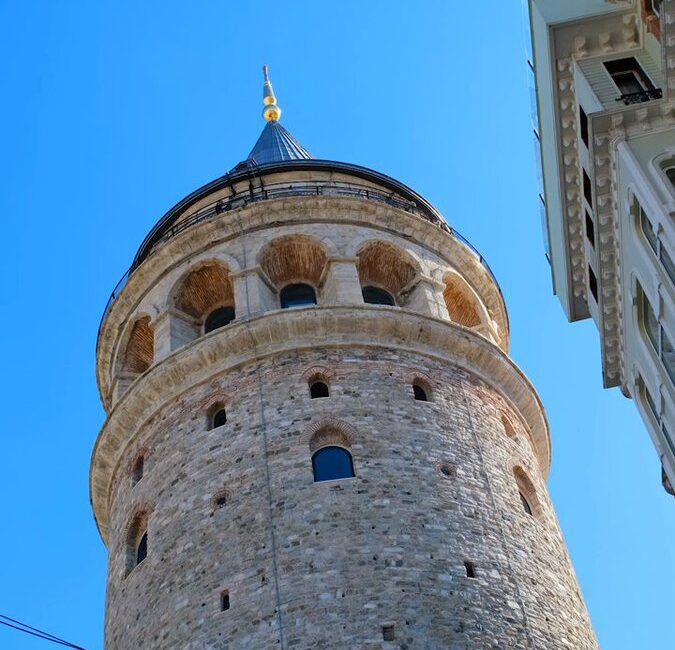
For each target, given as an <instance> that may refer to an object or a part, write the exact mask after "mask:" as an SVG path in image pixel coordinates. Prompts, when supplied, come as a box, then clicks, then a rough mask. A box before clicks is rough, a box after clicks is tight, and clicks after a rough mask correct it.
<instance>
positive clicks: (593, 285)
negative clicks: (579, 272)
mask: <svg viewBox="0 0 675 650" xmlns="http://www.w3.org/2000/svg"><path fill="white" fill-rule="evenodd" d="M588 288H589V289H590V290H591V294H592V295H593V298H594V299H595V302H598V279H597V278H596V277H595V273H594V272H593V269H592V268H591V267H590V266H589V267H588Z"/></svg>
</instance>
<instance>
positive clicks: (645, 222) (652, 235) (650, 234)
mask: <svg viewBox="0 0 675 650" xmlns="http://www.w3.org/2000/svg"><path fill="white" fill-rule="evenodd" d="M639 211H640V228H641V229H642V234H643V235H644V236H645V239H646V240H647V241H648V242H649V245H650V246H651V248H652V250H653V251H654V252H655V253H657V252H658V248H659V244H658V241H659V240H658V238H657V236H656V232H655V230H654V226H652V222H651V221H650V220H649V218H648V217H647V215H646V213H645V211H644V210H643V209H642V206H640V207H639Z"/></svg>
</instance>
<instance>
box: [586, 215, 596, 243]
mask: <svg viewBox="0 0 675 650" xmlns="http://www.w3.org/2000/svg"><path fill="white" fill-rule="evenodd" d="M586 237H587V238H588V241H589V242H591V246H593V248H595V225H594V223H593V219H592V218H591V215H590V214H588V210H586Z"/></svg>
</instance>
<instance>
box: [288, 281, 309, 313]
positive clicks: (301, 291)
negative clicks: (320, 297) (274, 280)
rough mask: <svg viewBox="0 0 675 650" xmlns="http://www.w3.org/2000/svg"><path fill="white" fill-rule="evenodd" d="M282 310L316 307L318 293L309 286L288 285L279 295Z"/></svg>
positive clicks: (300, 284)
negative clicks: (308, 306)
mask: <svg viewBox="0 0 675 650" xmlns="http://www.w3.org/2000/svg"><path fill="white" fill-rule="evenodd" d="M279 300H280V302H281V308H282V309H288V308H290V307H304V306H305V305H316V292H315V291H314V287H312V286H310V285H309V284H303V283H299V284H288V285H286V286H285V287H284V288H283V289H282V290H281V293H280V294H279Z"/></svg>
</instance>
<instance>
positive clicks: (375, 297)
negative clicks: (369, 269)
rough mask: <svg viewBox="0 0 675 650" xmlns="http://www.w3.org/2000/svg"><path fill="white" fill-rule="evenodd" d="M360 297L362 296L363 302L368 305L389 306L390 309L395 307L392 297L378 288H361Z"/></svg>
mask: <svg viewBox="0 0 675 650" xmlns="http://www.w3.org/2000/svg"><path fill="white" fill-rule="evenodd" d="M361 295H362V296H363V302H365V303H368V304H370V305H391V306H392V307H394V306H395V305H396V301H395V300H394V296H392V295H391V294H390V293H389V292H388V291H385V290H384V289H380V288H379V287H363V289H361Z"/></svg>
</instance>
